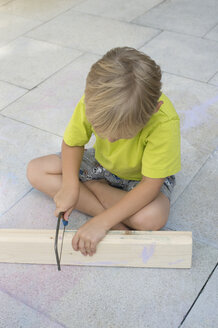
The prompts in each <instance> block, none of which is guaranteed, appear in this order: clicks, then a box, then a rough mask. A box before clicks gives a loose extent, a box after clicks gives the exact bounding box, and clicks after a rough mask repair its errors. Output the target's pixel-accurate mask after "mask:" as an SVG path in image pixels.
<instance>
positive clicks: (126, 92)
mask: <svg viewBox="0 0 218 328" xmlns="http://www.w3.org/2000/svg"><path fill="white" fill-rule="evenodd" d="M161 75H162V74H161V69H160V66H159V65H157V64H156V63H155V61H154V60H152V59H151V58H150V57H149V56H148V55H146V54H144V53H143V52H140V51H138V50H136V49H134V48H130V47H118V48H113V49H111V50H109V51H108V52H107V53H106V54H105V55H104V56H103V57H102V58H101V59H99V60H98V61H97V62H96V63H94V64H93V65H92V66H91V69H90V71H89V73H88V75H87V78H86V86H85V92H84V93H85V97H84V102H85V107H86V116H87V119H88V121H89V122H90V123H91V124H92V126H93V128H94V130H95V131H96V133H97V134H98V135H99V136H102V137H104V138H107V137H113V138H132V137H134V136H135V135H136V134H137V133H138V132H139V131H140V130H141V129H142V128H143V127H144V126H145V125H146V123H147V122H148V121H149V119H150V117H151V115H152V114H153V113H154V111H155V108H156V106H157V103H158V99H159V97H160V96H161V86H162V83H161Z"/></svg>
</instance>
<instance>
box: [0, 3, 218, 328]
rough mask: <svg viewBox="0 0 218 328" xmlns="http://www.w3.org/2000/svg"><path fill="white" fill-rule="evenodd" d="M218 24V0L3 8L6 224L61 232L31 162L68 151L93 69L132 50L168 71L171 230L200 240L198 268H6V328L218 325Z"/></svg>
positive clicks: (0, 292)
mask: <svg viewBox="0 0 218 328" xmlns="http://www.w3.org/2000/svg"><path fill="white" fill-rule="evenodd" d="M217 17H218V3H217V0H207V1H202V0H191V1H186V0H171V1H170V0H166V1H159V0H146V1H145V0H144V1H142V0H135V1H131V0H125V1H124V0H111V1H107V0H88V1H80V0H62V1H60V0H59V1H58V0H50V1H49V0H15V1H9V0H0V147H1V148H0V150H1V151H0V156H1V167H0V179H1V182H0V193H1V194H0V197H1V198H0V199H1V202H0V228H22V229H55V227H56V217H54V210H55V206H54V202H53V200H52V199H51V198H49V197H47V196H46V195H44V194H42V193H41V192H39V191H37V190H35V189H33V188H31V185H30V184H29V182H28V180H27V178H26V165H27V163H28V162H29V161H30V160H31V159H32V158H35V157H39V156H43V155H46V154H51V153H56V152H58V151H60V147H61V142H62V135H63V133H64V130H65V127H66V125H67V123H68V121H69V119H70V117H71V115H72V112H73V109H74V108H75V106H76V104H77V102H78V100H79V99H80V97H81V96H82V94H83V90H84V87H85V78H86V75H87V74H88V71H89V69H90V67H91V65H92V64H93V63H94V62H95V61H97V60H98V59H99V58H100V57H101V56H102V55H103V54H104V53H106V52H107V51H108V50H109V49H111V48H113V47H117V46H130V47H134V48H136V49H138V50H140V51H143V52H145V53H147V54H148V55H150V56H151V57H152V58H154V59H155V60H156V61H157V62H158V63H159V64H160V66H161V68H162V71H163V92H165V93H166V95H167V96H168V97H169V98H170V99H171V101H172V102H173V104H174V106H175V108H176V110H177V112H178V114H179V116H180V121H181V151H182V170H181V171H180V172H179V173H177V174H176V179H177V180H176V181H177V184H176V186H175V189H174V191H173V196H172V203H171V210H170V217H169V220H168V222H167V225H166V226H165V227H164V229H163V230H183V231H187V230H188V231H192V233H193V262H192V268H191V269H151V268H149V269H147V268H121V267H115V268H113V267H85V266H64V267H62V271H61V272H59V271H58V270H57V267H56V266H55V265H27V264H4V263H0V328H5V327H9V328H11V327H13V328H17V327H22V328H26V327H28V328H29V327H31V328H39V327H40V328H43V327H46V328H48V327H52V328H56V327H57V328H58V327H69V328H71V327H73V328H88V327H89V328H91V327H93V328H98V327H100V328H102V327H103V328H105V327H107V328H109V327H110V328H112V327H113V328H115V327H116V328H118V327H119V328H120V327H122V328H123V327H125V328H132V327H137V328H144V327H148V328H156V327H157V328H159V327H162V328H171V327H172V328H175V327H182V328H189V327H190V328H215V327H218V312H217V308H218V297H217V296H218V283H217V281H218V268H217V259H218V223H217V213H218V206H217V204H218V202H217V185H218V165H217V164H218V151H217V149H218V148H217V139H218V138H217V125H218V122H217V106H218V56H217V54H218V25H217V23H218V21H217ZM92 143H93V139H92V140H91V142H90V144H89V145H88V146H90V145H91V144H92ZM89 218H90V217H88V216H85V215H83V214H81V213H80V212H78V211H73V213H72V215H71V218H70V223H69V228H73V229H78V228H79V227H80V226H81V225H82V224H84V223H85V222H86V221H87V220H88V219H89Z"/></svg>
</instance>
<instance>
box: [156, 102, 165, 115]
mask: <svg viewBox="0 0 218 328" xmlns="http://www.w3.org/2000/svg"><path fill="white" fill-rule="evenodd" d="M161 105H163V101H162V100H161V101H159V102H158V104H157V107H156V109H155V113H156V112H158V110H159V109H160V106H161Z"/></svg>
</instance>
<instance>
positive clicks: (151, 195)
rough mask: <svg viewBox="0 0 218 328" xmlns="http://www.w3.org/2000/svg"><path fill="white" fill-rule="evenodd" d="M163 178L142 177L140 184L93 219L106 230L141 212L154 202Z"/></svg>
mask: <svg viewBox="0 0 218 328" xmlns="http://www.w3.org/2000/svg"><path fill="white" fill-rule="evenodd" d="M164 180H165V178H160V179H152V178H148V177H144V178H143V179H142V180H141V181H140V183H139V184H138V185H137V186H136V187H135V188H134V189H132V190H130V191H129V192H127V193H126V195H125V196H124V197H123V198H122V199H121V200H120V201H119V202H117V203H116V204H115V205H113V206H112V207H110V208H108V209H106V210H105V211H103V212H102V213H100V214H98V215H96V216H95V217H94V218H93V219H94V220H97V221H98V220H99V222H101V223H102V222H104V224H105V228H106V230H110V229H111V228H112V227H113V226H114V225H116V224H118V223H119V222H121V221H123V220H125V219H126V218H128V217H129V216H131V215H133V214H135V213H136V212H138V211H139V210H141V209H142V208H143V207H144V206H146V205H147V204H149V203H150V202H151V201H152V200H154V199H155V198H156V197H157V196H158V194H159V192H160V189H161V186H162V184H163V182H164Z"/></svg>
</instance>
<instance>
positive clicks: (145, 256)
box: [142, 244, 155, 263]
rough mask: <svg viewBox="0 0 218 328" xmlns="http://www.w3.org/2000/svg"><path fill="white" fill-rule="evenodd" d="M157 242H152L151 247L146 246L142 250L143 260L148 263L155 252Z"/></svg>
mask: <svg viewBox="0 0 218 328" xmlns="http://www.w3.org/2000/svg"><path fill="white" fill-rule="evenodd" d="M154 249H155V244H152V245H151V246H150V248H148V247H146V246H144V248H143V251H142V261H143V262H144V263H146V262H147V261H148V260H149V259H150V258H151V257H152V255H153V254H154Z"/></svg>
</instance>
